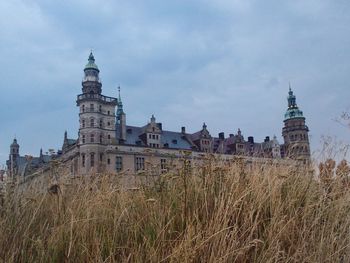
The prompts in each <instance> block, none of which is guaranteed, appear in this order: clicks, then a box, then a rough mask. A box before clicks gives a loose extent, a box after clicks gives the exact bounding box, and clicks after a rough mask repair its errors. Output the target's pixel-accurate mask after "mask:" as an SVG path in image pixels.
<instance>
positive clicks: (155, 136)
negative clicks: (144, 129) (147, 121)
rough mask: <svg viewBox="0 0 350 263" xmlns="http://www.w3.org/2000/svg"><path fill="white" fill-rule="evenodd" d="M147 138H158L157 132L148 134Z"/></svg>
mask: <svg viewBox="0 0 350 263" xmlns="http://www.w3.org/2000/svg"><path fill="white" fill-rule="evenodd" d="M148 139H153V140H159V135H158V134H148Z"/></svg>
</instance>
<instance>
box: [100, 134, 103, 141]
mask: <svg viewBox="0 0 350 263" xmlns="http://www.w3.org/2000/svg"><path fill="white" fill-rule="evenodd" d="M102 138H103V137H102V134H101V135H100V143H102Z"/></svg>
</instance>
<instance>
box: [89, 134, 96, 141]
mask: <svg viewBox="0 0 350 263" xmlns="http://www.w3.org/2000/svg"><path fill="white" fill-rule="evenodd" d="M90 142H95V134H93V133H91V134H90Z"/></svg>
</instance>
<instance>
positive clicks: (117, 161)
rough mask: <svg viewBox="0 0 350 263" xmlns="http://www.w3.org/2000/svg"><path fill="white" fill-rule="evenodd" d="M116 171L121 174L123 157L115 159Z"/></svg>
mask: <svg viewBox="0 0 350 263" xmlns="http://www.w3.org/2000/svg"><path fill="white" fill-rule="evenodd" d="M115 169H116V171H117V172H120V171H121V170H122V169H123V158H122V157H121V156H116V157H115Z"/></svg>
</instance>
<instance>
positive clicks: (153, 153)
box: [7, 52, 310, 175]
mask: <svg viewBox="0 0 350 263" xmlns="http://www.w3.org/2000/svg"><path fill="white" fill-rule="evenodd" d="M99 73H100V70H99V68H98V66H97V65H96V63H95V58H94V56H93V54H92V52H91V53H90V56H89V58H88V63H87V64H86V66H85V68H84V78H83V81H82V94H80V95H78V96H77V100H76V103H77V106H78V107H79V110H80V112H79V123H80V126H79V133H78V139H69V138H68V136H67V132H65V134H64V142H63V146H62V150H61V151H59V152H58V153H57V155H43V154H42V151H41V152H40V156H39V157H31V158H24V157H23V156H20V154H19V145H18V143H17V140H16V139H15V140H14V141H13V143H12V144H11V146H10V155H9V160H8V161H7V166H8V170H9V171H10V174H11V173H12V174H22V175H25V174H26V169H27V170H28V171H30V170H31V168H35V167H39V166H41V165H45V164H46V163H48V162H49V161H50V159H51V158H59V159H60V160H62V161H63V162H65V163H67V164H68V166H69V167H70V170H71V173H72V174H88V173H96V172H97V173H101V172H112V173H113V172H115V173H118V172H124V173H126V174H128V173H129V174H136V173H138V172H140V171H144V170H149V169H150V167H151V168H152V169H153V170H156V173H161V172H164V171H166V170H167V169H168V168H169V166H170V164H172V165H173V163H174V161H176V160H179V159H180V157H182V156H183V153H184V151H185V152H186V153H187V156H188V157H187V158H189V159H192V160H200V159H201V158H203V156H205V155H206V154H207V153H212V154H218V155H220V156H223V157H225V158H230V157H232V156H246V157H250V158H273V159H292V160H298V161H300V162H302V163H307V162H308V161H309V160H310V145H309V136H308V132H309V129H308V127H307V126H306V125H305V117H304V116H303V112H302V111H301V110H300V109H299V107H298V106H297V103H296V97H295V95H294V94H293V91H292V90H291V88H289V94H288V108H287V111H286V113H285V116H284V127H283V129H282V136H283V140H284V143H283V144H279V142H278V141H277V139H276V137H273V138H272V139H270V137H266V138H265V140H264V141H263V142H255V141H254V138H253V137H251V136H250V137H248V138H247V140H246V139H245V138H244V137H243V134H242V132H241V131H240V129H238V131H237V133H236V134H230V135H229V136H228V137H225V134H224V133H223V132H221V133H219V134H218V136H217V137H216V136H213V135H211V134H210V132H209V130H208V128H207V125H206V124H205V123H204V124H203V126H202V128H201V129H200V130H199V131H198V132H195V133H188V132H187V131H186V129H185V127H182V128H181V130H180V131H167V130H164V129H163V125H162V123H160V122H157V121H156V118H155V117H154V116H153V115H152V117H151V118H150V121H149V122H148V123H147V124H146V125H144V126H142V127H136V126H130V125H127V121H126V113H125V112H124V110H123V103H122V99H121V96H120V88H119V97H118V98H114V97H108V96H105V95H102V83H101V81H100V78H99Z"/></svg>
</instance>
